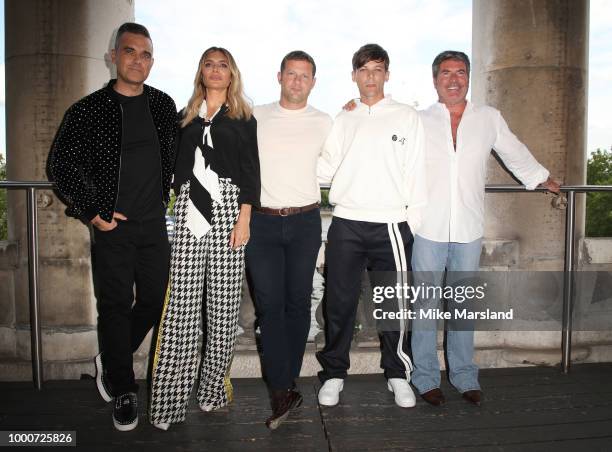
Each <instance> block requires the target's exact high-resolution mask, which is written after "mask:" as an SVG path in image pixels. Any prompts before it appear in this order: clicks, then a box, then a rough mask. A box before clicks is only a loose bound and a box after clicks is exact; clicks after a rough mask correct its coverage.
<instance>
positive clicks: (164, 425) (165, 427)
mask: <svg viewBox="0 0 612 452" xmlns="http://www.w3.org/2000/svg"><path fill="white" fill-rule="evenodd" d="M153 427H155V428H158V429H160V430H164V431H166V430H168V429H169V428H170V424H168V423H167V422H159V423H157V424H153Z"/></svg>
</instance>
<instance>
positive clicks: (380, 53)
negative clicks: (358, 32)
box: [353, 44, 389, 71]
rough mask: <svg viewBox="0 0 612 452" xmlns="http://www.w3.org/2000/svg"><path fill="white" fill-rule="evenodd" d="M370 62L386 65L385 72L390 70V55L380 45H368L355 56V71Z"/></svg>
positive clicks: (362, 47)
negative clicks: (380, 62)
mask: <svg viewBox="0 0 612 452" xmlns="http://www.w3.org/2000/svg"><path fill="white" fill-rule="evenodd" d="M370 61H382V62H383V63H385V71H388V70H389V54H388V53H387V51H386V50H385V49H383V48H382V47H381V46H379V45H378V44H366V45H364V46H361V48H360V49H359V50H358V51H357V52H355V54H354V55H353V70H354V71H356V70H357V69H359V68H360V67H362V66H364V65H365V64H366V63H368V62H370Z"/></svg>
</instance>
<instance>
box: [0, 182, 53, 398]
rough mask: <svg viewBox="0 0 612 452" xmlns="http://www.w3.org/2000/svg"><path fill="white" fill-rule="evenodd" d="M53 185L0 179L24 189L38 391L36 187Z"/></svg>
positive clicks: (34, 371) (40, 361) (5, 185)
mask: <svg viewBox="0 0 612 452" xmlns="http://www.w3.org/2000/svg"><path fill="white" fill-rule="evenodd" d="M54 187H55V184H53V182H43V181H32V182H28V181H16V182H13V181H0V188H7V189H22V190H26V200H27V204H26V212H27V224H28V226H27V238H28V285H29V294H30V342H31V350H32V351H31V355H32V376H33V377H34V385H35V386H36V389H38V390H39V391H40V390H41V389H42V382H43V356H42V336H41V328H40V302H39V298H38V206H37V204H36V189H53V188H54Z"/></svg>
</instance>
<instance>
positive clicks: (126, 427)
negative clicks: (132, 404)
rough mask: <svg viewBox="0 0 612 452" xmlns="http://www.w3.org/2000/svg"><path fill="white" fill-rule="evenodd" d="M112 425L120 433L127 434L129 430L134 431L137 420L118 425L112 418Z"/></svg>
mask: <svg viewBox="0 0 612 452" xmlns="http://www.w3.org/2000/svg"><path fill="white" fill-rule="evenodd" d="M113 424H114V426H115V428H116V429H117V430H119V431H120V432H129V431H130V430H134V429H135V428H136V427H137V426H138V418H136V420H135V421H134V422H131V423H129V424H120V423H119V422H117V421H116V420H115V418H113Z"/></svg>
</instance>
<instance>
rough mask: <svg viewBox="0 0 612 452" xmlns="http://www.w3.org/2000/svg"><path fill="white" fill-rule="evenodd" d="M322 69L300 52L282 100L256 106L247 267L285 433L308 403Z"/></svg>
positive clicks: (285, 76) (277, 418)
mask: <svg viewBox="0 0 612 452" xmlns="http://www.w3.org/2000/svg"><path fill="white" fill-rule="evenodd" d="M316 69H317V68H316V65H315V62H314V60H313V58H312V57H311V56H310V55H308V54H307V53H306V52H303V51H301V50H296V51H293V52H290V53H288V54H287V55H286V56H285V57H284V58H283V60H282V62H281V66H280V72H279V73H278V82H279V84H280V88H281V93H280V100H279V101H277V102H273V103H271V104H267V105H259V106H257V107H255V110H254V112H253V113H254V115H255V118H256V119H257V143H258V148H259V160H260V166H261V207H260V208H256V209H255V210H254V212H253V215H252V218H251V239H250V241H249V244H248V246H247V249H246V261H247V267H248V269H249V273H250V275H251V278H252V282H253V286H254V291H255V305H256V306H257V318H258V323H259V329H260V340H261V345H262V351H263V353H262V368H263V373H264V376H265V378H266V383H267V385H268V389H269V391H270V400H271V405H272V415H271V416H270V417H269V418H268V419H267V420H266V425H267V426H268V428H270V429H271V430H274V429H276V428H278V426H279V425H280V424H281V423H282V421H283V420H284V419H285V418H286V417H287V415H288V413H289V410H291V409H293V408H294V407H297V406H299V405H300V404H301V402H302V396H301V395H300V393H299V392H298V391H297V389H296V386H295V379H296V378H297V377H299V375H300V369H301V367H302V358H303V355H304V350H305V347H306V340H307V339H308V331H309V329H310V296H311V293H312V278H313V276H314V271H315V265H316V259H317V254H318V252H319V248H320V247H321V215H320V212H319V201H320V200H321V192H320V189H319V184H318V182H317V159H318V158H319V154H321V151H322V148H323V144H324V143H325V139H326V138H327V135H328V134H329V131H330V129H331V127H332V119H331V117H330V116H329V115H328V114H326V113H323V112H321V111H319V110H317V109H316V108H314V107H312V106H311V105H309V104H308V96H309V95H310V91H311V90H312V88H313V87H314V85H315V81H316V79H315V74H316Z"/></svg>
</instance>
